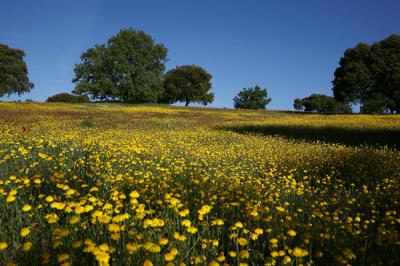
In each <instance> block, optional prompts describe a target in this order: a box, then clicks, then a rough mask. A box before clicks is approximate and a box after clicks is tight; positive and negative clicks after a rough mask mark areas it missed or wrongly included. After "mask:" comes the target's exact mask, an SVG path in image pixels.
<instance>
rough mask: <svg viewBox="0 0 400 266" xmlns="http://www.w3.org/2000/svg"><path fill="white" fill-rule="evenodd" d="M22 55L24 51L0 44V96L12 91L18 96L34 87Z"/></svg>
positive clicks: (9, 93)
mask: <svg viewBox="0 0 400 266" xmlns="http://www.w3.org/2000/svg"><path fill="white" fill-rule="evenodd" d="M24 56H25V52H24V51H22V50H19V49H14V48H11V47H9V46H7V45H5V44H0V97H3V96H4V95H7V96H10V95H11V94H13V93H16V94H18V96H20V95H21V94H23V93H25V92H30V91H31V89H33V88H34V85H33V83H32V82H30V81H29V78H28V68H27V66H26V63H25V61H24Z"/></svg>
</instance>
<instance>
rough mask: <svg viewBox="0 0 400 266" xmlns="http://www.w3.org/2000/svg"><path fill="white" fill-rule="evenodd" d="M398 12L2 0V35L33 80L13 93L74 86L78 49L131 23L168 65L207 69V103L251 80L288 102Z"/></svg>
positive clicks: (352, 0) (378, 4)
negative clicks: (210, 96)
mask: <svg viewBox="0 0 400 266" xmlns="http://www.w3.org/2000/svg"><path fill="white" fill-rule="evenodd" d="M399 11H400V1H399V0H392V1H391V0H374V1H372V0H335V1H331V0H301V1H299V0H271V1H269V0H259V1H255V0H247V1H246V0H242V1H238V0H230V1H225V0H202V1H190V0H179V1H178V0H168V1H167V0H159V1H134V0H125V1H122V0H114V1H109V0H0V43H4V44H7V45H9V46H11V47H14V48H19V49H22V50H24V51H25V52H26V58H25V59H26V62H27V65H28V71H29V78H30V79H31V81H32V82H33V83H34V84H35V88H34V89H33V90H32V92H31V93H28V94H24V95H23V96H22V97H21V98H20V99H21V100H24V99H27V98H31V99H34V100H37V101H44V100H46V99H47V97H48V96H51V95H53V94H55V93H59V92H70V91H72V89H73V88H74V85H73V83H72V82H71V80H72V78H73V74H74V73H73V68H74V65H75V64H76V63H79V57H80V55H81V53H82V52H83V51H85V50H86V49H88V48H90V47H93V46H94V45H95V44H101V43H105V42H106V41H107V40H108V38H109V37H110V36H112V35H114V34H116V33H118V31H119V30H120V29H122V28H128V27H132V28H134V29H138V30H143V31H145V32H146V33H148V34H150V35H152V36H153V37H154V38H155V39H156V41H157V42H160V43H163V44H164V45H165V46H166V47H167V48H168V49H169V53H168V58H169V61H168V63H167V69H171V68H174V67H175V66H177V65H185V64H196V65H200V66H202V67H204V68H205V69H206V70H208V71H209V72H210V73H211V74H212V75H213V80H212V83H213V89H212V91H213V92H214V93H215V100H214V102H213V103H212V104H211V105H210V106H214V107H232V98H233V97H234V96H235V95H236V94H237V93H238V92H239V91H240V90H241V89H242V88H244V87H253V86H255V85H257V84H258V85H260V86H261V87H263V88H267V90H268V93H269V96H270V97H272V102H271V104H270V105H268V108H269V109H292V108H293V106H292V104H293V99H294V98H296V97H306V96H308V95H310V94H311V93H324V94H328V95H332V92H331V86H332V85H331V81H332V79H333V72H334V70H335V68H336V67H337V66H338V62H339V59H340V57H341V56H342V54H343V52H344V50H345V49H346V48H350V47H353V46H355V45H356V44H357V43H359V42H366V43H372V42H375V41H378V40H381V39H383V38H385V37H387V36H389V35H390V34H400V15H399ZM15 99H18V97H15V96H13V97H10V98H7V97H3V98H1V100H15Z"/></svg>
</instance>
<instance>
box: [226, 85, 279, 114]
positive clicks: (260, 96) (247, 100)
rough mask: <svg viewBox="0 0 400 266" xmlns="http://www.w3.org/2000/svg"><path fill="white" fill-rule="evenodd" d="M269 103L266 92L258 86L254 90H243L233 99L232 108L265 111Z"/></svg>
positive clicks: (269, 99)
mask: <svg viewBox="0 0 400 266" xmlns="http://www.w3.org/2000/svg"><path fill="white" fill-rule="evenodd" d="M270 102H271V98H268V92H267V90H266V89H261V87H259V86H258V85H256V86H255V87H254V88H243V89H242V90H241V91H240V92H239V93H238V95H237V96H236V97H235V98H233V106H234V107H235V108H236V109H266V106H267V105H268V104H269V103H270Z"/></svg>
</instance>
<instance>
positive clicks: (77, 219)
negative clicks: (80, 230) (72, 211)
mask: <svg viewBox="0 0 400 266" xmlns="http://www.w3.org/2000/svg"><path fill="white" fill-rule="evenodd" d="M79 220H80V219H79V216H72V217H71V219H69V224H76V223H77V222H79Z"/></svg>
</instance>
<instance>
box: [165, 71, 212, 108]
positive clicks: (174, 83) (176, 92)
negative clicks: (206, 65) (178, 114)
mask: <svg viewBox="0 0 400 266" xmlns="http://www.w3.org/2000/svg"><path fill="white" fill-rule="evenodd" d="M211 78H212V75H211V74H210V73H208V72H207V71H206V70H204V69H203V68H201V67H199V66H195V65H185V66H178V67H176V68H175V69H172V70H169V71H168V72H167V73H166V75H165V82H164V88H165V92H164V96H163V100H162V102H165V103H176V102H185V105H186V106H188V105H189V103H191V102H197V103H201V104H204V105H207V104H208V103H211V102H212V101H213V100H214V93H210V92H209V90H210V89H211V86H212V84H211Z"/></svg>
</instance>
